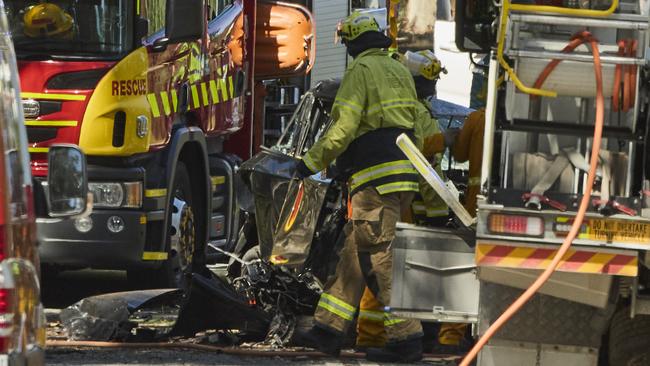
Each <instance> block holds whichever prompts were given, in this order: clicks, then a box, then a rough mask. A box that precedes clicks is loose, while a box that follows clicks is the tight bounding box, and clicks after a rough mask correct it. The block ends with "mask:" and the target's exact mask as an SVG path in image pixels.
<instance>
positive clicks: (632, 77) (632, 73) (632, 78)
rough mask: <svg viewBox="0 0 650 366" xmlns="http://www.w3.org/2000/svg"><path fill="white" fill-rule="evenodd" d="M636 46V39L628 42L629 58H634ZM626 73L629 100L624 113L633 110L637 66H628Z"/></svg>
mask: <svg viewBox="0 0 650 366" xmlns="http://www.w3.org/2000/svg"><path fill="white" fill-rule="evenodd" d="M637 46H638V41H637V40H636V39H632V40H630V50H629V52H628V54H627V55H628V56H630V57H633V58H634V57H636V49H637ZM627 70H628V73H627V78H628V88H629V93H630V99H629V104H628V105H627V109H626V111H628V110H629V109H631V108H634V99H635V98H636V73H637V66H636V65H629V66H628V69H627Z"/></svg>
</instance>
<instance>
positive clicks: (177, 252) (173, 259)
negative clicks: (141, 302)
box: [128, 162, 196, 288]
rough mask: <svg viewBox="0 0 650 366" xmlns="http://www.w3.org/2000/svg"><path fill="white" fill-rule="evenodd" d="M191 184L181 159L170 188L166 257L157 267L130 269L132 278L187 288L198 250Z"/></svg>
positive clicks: (146, 284)
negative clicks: (186, 281) (186, 279)
mask: <svg viewBox="0 0 650 366" xmlns="http://www.w3.org/2000/svg"><path fill="white" fill-rule="evenodd" d="M192 203H193V201H192V186H191V182H190V176H189V173H188V170H187V168H186V166H185V164H183V163H182V162H178V163H177V165H176V174H175V176H174V183H173V184H172V190H171V202H170V211H171V213H170V215H171V216H170V217H169V227H168V232H167V239H166V245H165V251H166V252H167V260H165V262H164V263H163V264H162V266H161V267H160V268H158V269H155V270H144V271H143V270H137V271H129V273H128V274H129V277H131V278H133V279H134V280H135V281H136V282H138V283H139V284H141V285H142V286H139V287H148V288H175V287H178V288H184V287H185V275H186V274H187V273H189V272H191V271H192V263H193V260H194V259H195V258H194V257H195V255H194V254H195V250H196V218H195V212H194V209H193V206H192Z"/></svg>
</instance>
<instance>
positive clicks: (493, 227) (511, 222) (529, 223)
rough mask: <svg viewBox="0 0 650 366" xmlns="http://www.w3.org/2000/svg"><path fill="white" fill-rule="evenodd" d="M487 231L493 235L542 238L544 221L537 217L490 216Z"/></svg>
mask: <svg viewBox="0 0 650 366" xmlns="http://www.w3.org/2000/svg"><path fill="white" fill-rule="evenodd" d="M488 230H489V231H490V232H491V233H493V234H504V235H521V236H543V235H544V219H542V218H541V217H537V216H520V215H503V214H491V215H490V216H489V217H488Z"/></svg>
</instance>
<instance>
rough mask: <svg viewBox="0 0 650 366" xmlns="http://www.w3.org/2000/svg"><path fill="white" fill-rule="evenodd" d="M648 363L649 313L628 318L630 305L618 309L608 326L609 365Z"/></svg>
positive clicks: (623, 365) (649, 349)
mask: <svg viewBox="0 0 650 366" xmlns="http://www.w3.org/2000/svg"><path fill="white" fill-rule="evenodd" d="M642 365H650V315H636V316H635V317H634V319H632V318H630V307H628V306H626V307H624V308H622V309H619V310H618V311H617V312H616V313H615V314H614V317H613V318H612V323H611V325H610V328H609V366H642Z"/></svg>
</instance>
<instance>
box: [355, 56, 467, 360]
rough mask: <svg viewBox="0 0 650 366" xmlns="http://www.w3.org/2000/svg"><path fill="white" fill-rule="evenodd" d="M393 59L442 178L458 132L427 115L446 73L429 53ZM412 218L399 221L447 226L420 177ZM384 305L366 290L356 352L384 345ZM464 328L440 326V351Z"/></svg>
mask: <svg viewBox="0 0 650 366" xmlns="http://www.w3.org/2000/svg"><path fill="white" fill-rule="evenodd" d="M393 57H394V58H396V59H398V60H400V61H401V62H402V63H404V64H405V65H406V66H407V67H408V68H409V69H410V70H411V73H412V74H413V79H414V82H415V89H416V93H417V97H418V100H419V101H420V104H421V108H420V110H421V113H420V117H421V118H419V120H418V124H417V125H416V133H415V134H416V137H417V144H418V147H419V148H420V149H421V150H422V151H423V153H424V155H425V156H426V157H427V158H429V159H430V160H432V161H433V162H434V164H433V165H434V166H435V167H436V170H437V171H438V174H439V175H441V176H442V171H441V168H440V165H439V164H436V162H439V161H440V158H441V155H442V152H443V151H444V149H445V148H446V147H449V148H451V147H452V146H453V145H454V142H455V141H456V136H457V135H458V133H459V131H458V130H457V129H447V130H445V132H444V133H443V132H441V131H440V128H439V127H438V121H437V120H436V119H435V118H433V117H432V115H431V111H430V105H431V104H430V102H429V101H430V98H431V97H434V96H435V94H436V82H437V80H438V79H439V77H440V73H441V72H445V73H446V70H445V69H444V68H443V67H442V66H441V64H440V61H439V60H438V59H437V57H436V56H435V55H434V54H433V52H431V51H430V50H426V51H420V52H417V53H416V54H413V53H411V52H407V53H406V55H404V56H401V55H400V54H398V53H396V54H394V55H393ZM411 207H412V211H411V212H412V217H410V216H406V217H402V221H404V222H416V223H418V224H420V225H435V226H439V225H444V224H445V223H446V222H447V218H448V215H449V208H448V207H447V204H446V203H445V202H444V201H443V200H442V199H441V198H440V197H439V196H438V195H437V194H436V193H435V191H434V190H433V188H431V186H430V185H429V184H428V183H427V182H426V181H424V179H423V178H421V177H420V192H419V194H418V195H417V196H416V199H415V200H414V201H413V204H412V206H411ZM382 309H383V305H382V304H381V303H380V302H379V301H378V300H377V299H376V298H375V297H374V296H373V294H372V292H371V291H369V290H368V289H366V290H365V291H364V293H363V297H362V298H361V302H360V304H359V318H358V321H357V341H356V348H357V349H360V350H363V349H367V348H369V347H378V346H382V345H383V344H384V343H385V342H386V332H385V331H384V323H383V321H382V317H381V314H382ZM466 328H467V326H466V324H462V323H461V324H456V323H443V324H442V325H441V327H440V332H439V335H438V343H439V344H440V345H442V347H440V349H443V350H445V351H456V350H457V349H460V345H461V343H462V340H463V338H464V336H465V332H466Z"/></svg>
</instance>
